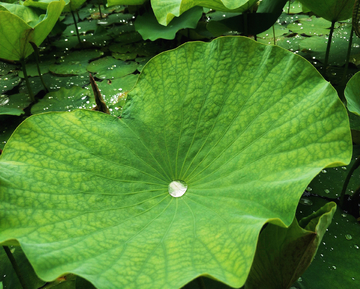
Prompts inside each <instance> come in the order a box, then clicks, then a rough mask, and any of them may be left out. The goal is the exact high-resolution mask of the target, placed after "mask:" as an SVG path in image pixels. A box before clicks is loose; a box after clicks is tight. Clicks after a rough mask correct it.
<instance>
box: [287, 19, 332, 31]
mask: <svg viewBox="0 0 360 289" xmlns="http://www.w3.org/2000/svg"><path fill="white" fill-rule="evenodd" d="M330 26H331V22H330V21H327V20H325V19H323V18H317V17H315V16H312V17H310V18H302V19H300V20H299V22H298V23H292V24H289V25H288V26H287V28H288V29H290V30H291V31H292V32H294V33H299V34H306V35H309V36H313V35H325V34H329V32H330ZM337 27H339V24H336V26H335V28H337Z"/></svg>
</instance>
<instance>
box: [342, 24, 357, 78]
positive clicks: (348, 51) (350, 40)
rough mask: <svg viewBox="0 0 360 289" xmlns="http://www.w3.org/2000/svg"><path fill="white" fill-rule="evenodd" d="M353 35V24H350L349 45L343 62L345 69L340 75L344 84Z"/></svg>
mask: <svg viewBox="0 0 360 289" xmlns="http://www.w3.org/2000/svg"><path fill="white" fill-rule="evenodd" d="M353 35H354V26H351V32H350V39H349V46H348V50H347V55H346V62H345V69H344V74H343V77H342V80H341V83H342V84H343V85H345V84H346V74H347V71H348V67H349V60H350V53H351V47H352V41H353Z"/></svg>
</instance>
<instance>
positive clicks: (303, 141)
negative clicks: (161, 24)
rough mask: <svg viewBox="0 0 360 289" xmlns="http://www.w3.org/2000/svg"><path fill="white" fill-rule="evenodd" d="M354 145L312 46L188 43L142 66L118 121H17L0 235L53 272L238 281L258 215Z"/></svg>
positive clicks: (288, 206) (140, 279)
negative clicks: (298, 49) (304, 51)
mask: <svg viewBox="0 0 360 289" xmlns="http://www.w3.org/2000/svg"><path fill="white" fill-rule="evenodd" d="M351 148H352V145H351V138H350V130H349V122H348V118H347V114H346V110H345V108H344V106H343V104H342V103H341V101H340V100H339V98H338V96H337V94H336V91H335V90H334V88H333V87H332V86H331V85H330V84H329V83H328V82H326V81H325V80H324V79H323V78H322V77H321V75H320V74H319V73H318V72H317V71H316V70H315V69H314V68H313V67H312V66H311V65H310V64H309V63H308V62H307V61H305V60H304V59H303V58H301V57H299V56H297V55H294V54H292V53H291V52H288V51H286V50H284V49H282V48H279V47H276V46H267V45H263V44H259V43H257V42H255V41H253V40H251V39H248V38H244V37H222V38H218V39H216V40H214V41H212V42H210V43H203V42H189V43H187V44H184V45H182V46H180V47H178V48H177V49H174V50H171V51H168V52H164V53H161V54H159V55H158V56H156V57H154V58H153V59H152V60H151V61H150V62H148V63H147V64H146V65H145V67H144V68H143V71H142V73H141V74H140V76H139V80H138V82H137V84H136V86H135V88H134V89H133V90H132V91H131V92H129V94H128V101H127V104H126V106H125V108H124V113H123V114H122V118H121V119H118V118H116V117H113V116H110V115H107V114H104V113H101V112H96V111H87V110H76V111H73V112H59V113H43V114H38V115H35V116H32V117H30V118H27V119H26V120H25V121H24V122H23V123H22V124H21V125H20V126H19V127H18V128H17V130H16V132H15V133H14V134H13V135H12V136H11V138H10V140H9V142H8V143H7V144H6V145H5V148H4V151H3V154H2V155H1V157H0V172H1V173H0V218H1V220H2V222H1V227H0V242H5V243H7V241H9V240H13V239H17V240H18V241H19V243H20V244H21V246H22V248H23V250H24V252H25V254H26V255H27V257H28V258H29V260H30V262H31V264H32V265H33V266H34V269H35V271H36V272H37V274H38V275H39V277H40V278H42V279H44V280H52V279H55V278H56V277H57V276H59V275H61V274H63V273H66V272H71V273H74V274H77V275H79V276H82V277H84V278H86V279H88V280H89V281H91V282H92V283H93V284H94V285H95V286H96V287H97V288H179V287H181V286H182V285H184V284H186V283H187V282H189V281H190V280H192V279H194V278H195V277H197V276H199V275H207V276H212V277H213V278H215V279H217V280H220V281H222V282H224V283H227V284H229V285H230V286H233V287H240V286H242V285H243V284H244V282H245V280H246V278H247V276H248V273H249V270H250V268H251V264H252V260H253V258H254V254H255V248H256V243H257V239H258V235H259V233H260V230H261V228H262V227H263V225H264V224H265V223H266V222H271V223H274V224H277V225H282V226H284V225H286V226H289V225H290V224H291V223H292V221H293V218H294V215H295V210H296V206H297V204H298V201H299V198H300V196H301V194H302V192H303V191H304V189H305V188H306V186H307V184H308V183H309V182H310V180H311V179H312V178H313V177H314V176H315V175H316V174H317V173H318V172H319V171H320V170H321V169H322V168H323V167H325V166H329V165H339V164H344V163H347V162H349V161H350V157H351ZM183 182H184V183H185V184H184V183H183ZM185 185H187V191H186V192H185V190H184V188H185ZM170 193H171V194H172V195H170ZM184 193H185V194H184ZM181 194H183V195H182V196H180V195H181Z"/></svg>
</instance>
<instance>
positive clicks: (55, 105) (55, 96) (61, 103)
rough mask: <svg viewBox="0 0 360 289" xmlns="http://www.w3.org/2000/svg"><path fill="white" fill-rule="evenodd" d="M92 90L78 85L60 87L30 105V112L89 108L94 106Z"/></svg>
mask: <svg viewBox="0 0 360 289" xmlns="http://www.w3.org/2000/svg"><path fill="white" fill-rule="evenodd" d="M95 105H96V104H95V100H94V96H93V92H92V91H89V90H87V89H84V88H81V87H79V86H74V87H72V88H69V89H67V88H64V87H62V88H60V89H59V90H57V91H52V92H49V93H47V94H46V95H45V96H44V98H42V99H40V100H39V102H38V103H36V104H35V105H33V106H32V107H31V113H32V114H36V113H41V112H46V111H70V110H74V109H76V108H87V109H91V108H93V107H94V106H95Z"/></svg>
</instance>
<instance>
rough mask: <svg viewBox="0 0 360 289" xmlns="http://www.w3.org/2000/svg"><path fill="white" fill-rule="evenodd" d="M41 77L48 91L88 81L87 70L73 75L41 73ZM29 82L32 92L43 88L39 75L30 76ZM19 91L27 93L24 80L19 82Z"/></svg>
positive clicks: (83, 84) (79, 84)
mask: <svg viewBox="0 0 360 289" xmlns="http://www.w3.org/2000/svg"><path fill="white" fill-rule="evenodd" d="M43 79H44V82H45V84H47V86H48V89H49V90H50V91H54V90H59V89H60V88H62V87H65V88H71V87H72V86H74V85H75V86H81V87H83V86H86V85H88V84H89V83H90V80H89V73H88V72H86V73H85V74H80V75H73V76H59V75H53V74H51V73H46V74H44V75H43ZM30 82H31V88H32V90H33V92H34V94H37V93H39V92H40V91H41V90H43V89H44V86H43V84H42V83H41V79H40V77H31V78H30ZM19 92H23V93H27V88H26V83H25V81H23V82H22V83H21V84H20V86H19Z"/></svg>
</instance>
